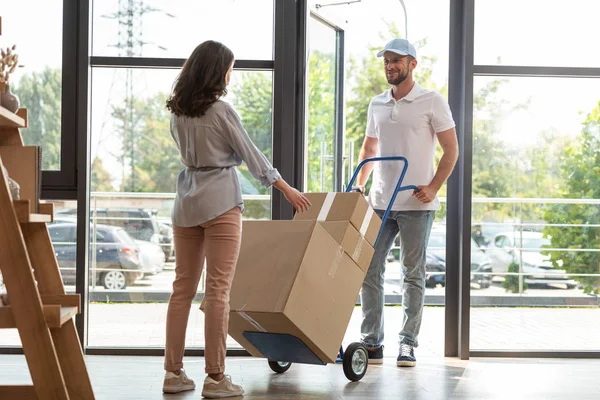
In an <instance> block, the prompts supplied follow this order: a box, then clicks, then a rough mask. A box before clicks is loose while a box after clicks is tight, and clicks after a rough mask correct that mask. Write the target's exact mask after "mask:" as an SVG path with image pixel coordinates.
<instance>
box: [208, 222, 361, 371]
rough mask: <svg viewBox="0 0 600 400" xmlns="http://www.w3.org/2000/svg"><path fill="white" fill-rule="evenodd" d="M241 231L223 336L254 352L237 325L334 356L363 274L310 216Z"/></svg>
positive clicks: (256, 224) (325, 358) (327, 357)
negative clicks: (290, 337) (226, 332)
mask: <svg viewBox="0 0 600 400" xmlns="http://www.w3.org/2000/svg"><path fill="white" fill-rule="evenodd" d="M242 232H243V233H242V244H241V249H240V257H239V260H238V263H237V267H236V273H235V277H234V280H233V284H232V288H231V294H230V301H229V304H230V319H229V335H230V336H231V337H232V338H233V339H235V340H236V341H237V342H238V343H240V344H241V345H242V346H243V347H244V348H245V349H246V350H248V351H249V352H250V354H252V355H254V356H258V357H263V354H262V353H261V351H260V350H259V349H257V348H256V347H255V346H254V345H253V344H252V343H250V341H249V340H247V339H246V338H245V337H244V332H245V331H246V332H268V333H274V334H289V335H293V336H295V337H297V338H299V339H300V340H302V342H303V343H304V344H305V345H306V346H307V347H308V348H309V349H310V350H311V351H312V352H313V353H314V354H315V355H316V356H317V357H318V358H319V359H320V360H321V361H323V362H328V363H332V362H335V359H336V356H337V352H338V350H339V346H340V344H341V343H342V340H343V338H344V334H345V332H346V328H347V326H348V322H349V321H350V317H351V315H352V310H353V309H354V306H355V304H356V299H357V296H358V293H359V291H360V287H361V285H362V282H363V279H364V276H365V272H364V271H363V270H362V269H361V268H359V267H358V266H357V265H356V264H355V263H354V262H353V261H352V259H351V258H350V257H349V256H348V255H347V254H346V253H345V252H344V251H343V249H342V247H341V246H340V245H339V244H338V243H336V241H335V240H333V238H332V237H331V236H330V235H329V234H328V233H327V231H326V230H325V228H323V227H322V226H321V224H319V223H318V222H317V221H244V222H243V231H242ZM204 307H205V305H204V304H203V306H202V308H204ZM286 361H293V360H286Z"/></svg>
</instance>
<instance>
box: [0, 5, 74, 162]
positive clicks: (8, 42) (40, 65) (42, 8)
mask: <svg viewBox="0 0 600 400" xmlns="http://www.w3.org/2000/svg"><path fill="white" fill-rule="evenodd" d="M32 10H35V12H32ZM40 26H43V27H44V28H43V30H44V33H43V35H38V34H33V32H36V31H38V30H39V27H40ZM62 35H63V0H48V1H37V0H19V1H5V2H3V3H2V44H1V45H0V47H2V48H3V49H5V50H6V48H7V47H12V46H13V45H16V49H15V52H16V54H18V56H19V64H21V65H24V67H23V68H17V69H16V70H15V71H14V72H13V73H12V74H11V75H10V77H9V85H10V90H11V92H13V93H14V94H15V95H17V96H18V97H19V100H20V106H21V107H23V108H27V112H28V125H29V127H28V128H27V129H22V130H21V134H22V136H23V141H24V142H25V144H26V145H37V146H41V147H42V152H43V156H42V168H43V169H44V170H60V150H61V146H60V142H61V110H62V105H61V101H62Z"/></svg>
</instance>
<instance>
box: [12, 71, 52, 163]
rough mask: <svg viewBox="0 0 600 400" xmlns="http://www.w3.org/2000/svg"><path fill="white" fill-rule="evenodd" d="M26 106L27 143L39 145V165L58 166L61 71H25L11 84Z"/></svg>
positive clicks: (25, 134)
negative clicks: (15, 82)
mask: <svg viewBox="0 0 600 400" xmlns="http://www.w3.org/2000/svg"><path fill="white" fill-rule="evenodd" d="M11 90H12V91H13V92H14V93H15V94H16V95H17V96H19V99H20V102H21V107H25V108H27V116H28V125H29V126H28V128H27V129H23V130H22V131H21V132H22V135H23V141H24V142H25V144H26V145H36V146H42V168H43V169H45V170H60V138H61V108H62V107H61V101H62V94H61V93H62V72H61V70H60V69H54V68H50V67H46V68H45V69H44V70H43V71H42V72H32V73H30V74H26V75H24V76H23V77H22V78H21V79H20V80H19V84H18V85H15V86H14V87H11Z"/></svg>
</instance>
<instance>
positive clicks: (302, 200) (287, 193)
mask: <svg viewBox="0 0 600 400" xmlns="http://www.w3.org/2000/svg"><path fill="white" fill-rule="evenodd" d="M273 186H275V187H276V188H277V189H279V190H280V191H281V193H283V196H284V197H285V199H286V200H287V201H289V202H290V204H291V205H292V206H294V208H295V209H296V211H298V212H304V211H308V209H309V208H310V206H312V204H310V201H309V200H308V199H307V198H306V197H304V195H303V194H302V193H300V192H299V191H298V190H296V189H294V188H293V187H291V186H290V185H288V183H287V182H286V181H285V180H283V179H280V180H278V181H277V182H275V183H274V184H273Z"/></svg>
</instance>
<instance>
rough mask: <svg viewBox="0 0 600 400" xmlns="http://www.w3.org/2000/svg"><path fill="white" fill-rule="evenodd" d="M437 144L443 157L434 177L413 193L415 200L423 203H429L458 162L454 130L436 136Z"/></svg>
mask: <svg viewBox="0 0 600 400" xmlns="http://www.w3.org/2000/svg"><path fill="white" fill-rule="evenodd" d="M437 137H438V142H439V143H440V146H442V151H443V155H442V158H441V159H440V163H439V164H438V167H437V170H436V171H435V175H434V177H433V179H432V181H431V183H430V184H429V185H427V186H419V189H420V190H419V191H418V192H415V193H413V196H415V197H416V198H417V199H419V200H420V201H421V202H423V203H430V202H432V201H433V199H435V196H436V195H437V193H438V192H439V191H440V188H441V187H442V185H443V184H444V183H445V182H446V180H447V179H448V177H449V176H450V174H451V173H452V170H453V169H454V166H455V165H456V160H458V140H457V139H456V130H455V129H454V128H451V129H448V130H446V131H443V132H439V133H438V134H437Z"/></svg>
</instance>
